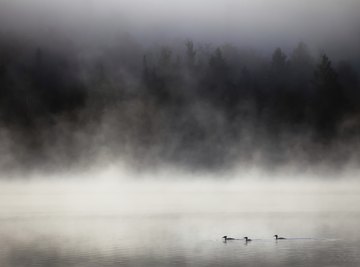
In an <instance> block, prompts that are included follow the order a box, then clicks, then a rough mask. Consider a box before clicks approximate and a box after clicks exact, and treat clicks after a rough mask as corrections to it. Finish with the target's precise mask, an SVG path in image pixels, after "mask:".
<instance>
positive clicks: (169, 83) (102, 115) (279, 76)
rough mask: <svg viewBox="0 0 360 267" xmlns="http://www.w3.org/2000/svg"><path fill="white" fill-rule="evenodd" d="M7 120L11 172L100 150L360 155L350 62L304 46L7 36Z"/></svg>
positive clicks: (269, 156) (2, 67) (140, 159)
mask: <svg viewBox="0 0 360 267" xmlns="http://www.w3.org/2000/svg"><path fill="white" fill-rule="evenodd" d="M0 125H1V129H2V130H1V133H2V136H3V141H2V143H3V144H4V143H6V144H7V145H6V147H7V151H5V152H4V153H11V154H12V157H11V159H10V160H9V159H7V160H6V161H4V160H3V161H2V162H1V167H2V168H6V166H11V164H10V163H11V162H12V161H19V162H21V163H26V164H29V165H32V164H35V165H36V164H37V163H44V162H45V163H49V162H50V163H51V162H54V163H53V164H55V165H56V164H63V163H64V162H65V163H66V162H67V163H69V164H76V162H77V161H76V160H74V159H80V158H84V157H85V158H88V157H89V155H93V154H96V153H98V152H99V150H103V151H106V156H107V157H109V158H112V157H122V158H126V159H127V160H131V162H132V163H134V164H135V163H138V165H142V164H146V165H148V164H150V163H153V162H155V161H156V162H164V163H174V164H178V165H184V166H190V167H200V168H210V167H212V168H214V167H215V168H217V167H225V166H229V165H232V164H234V163H236V162H261V163H265V164H268V165H277V164H278V163H288V162H289V161H291V160H293V161H301V162H307V163H314V162H321V161H328V160H330V161H331V162H345V161H348V160H349V159H350V158H351V159H352V160H354V157H355V161H356V162H357V159H358V158H357V154H356V152H355V151H351V149H350V148H351V147H353V148H354V147H356V146H358V145H359V140H358V139H359V138H358V136H359V133H360V88H359V83H358V73H357V72H356V71H355V69H354V68H353V66H352V65H351V64H350V63H349V62H345V61H341V62H335V63H334V62H332V61H331V60H330V58H329V57H328V56H327V55H326V54H325V53H323V54H321V55H320V56H313V55H312V53H311V52H310V51H309V49H308V47H307V45H306V44H304V43H299V44H298V46H297V47H295V49H294V50H293V51H292V52H291V53H289V54H285V53H284V51H283V50H282V49H281V48H276V49H275V50H274V52H273V53H272V55H270V56H263V55H261V54H260V53H258V52H256V51H254V50H251V49H239V48H236V47H234V46H232V45H223V46H221V47H212V46H211V45H204V44H202V45H195V44H194V43H193V42H192V41H187V42H185V44H181V45H174V46H173V47H170V46H167V47H161V46H154V47H150V48H143V47H141V46H140V45H139V44H137V43H136V42H134V41H133V40H132V39H131V38H129V37H126V38H123V39H121V40H119V41H118V43H116V42H115V43H111V44H107V45H102V46H99V45H93V46H91V45H90V46H86V45H85V46H84V45H70V44H64V43H63V42H62V43H61V44H59V43H58V42H53V43H51V44H50V45H49V44H47V45H44V46H39V45H35V44H33V43H31V44H29V43H27V42H20V41H19V40H10V39H9V38H4V37H2V38H0ZM9 143H10V144H11V145H9ZM15 150H16V153H15V152H14V151H15ZM19 151H20V152H19ZM90 157H93V156H90Z"/></svg>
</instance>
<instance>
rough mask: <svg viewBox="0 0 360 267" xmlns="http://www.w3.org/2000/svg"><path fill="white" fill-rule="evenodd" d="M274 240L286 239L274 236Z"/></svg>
mask: <svg viewBox="0 0 360 267" xmlns="http://www.w3.org/2000/svg"><path fill="white" fill-rule="evenodd" d="M274 237H275V240H279V239H286V238H285V237H279V236H278V235H274Z"/></svg>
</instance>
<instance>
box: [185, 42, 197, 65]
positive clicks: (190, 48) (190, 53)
mask: <svg viewBox="0 0 360 267" xmlns="http://www.w3.org/2000/svg"><path fill="white" fill-rule="evenodd" d="M185 45H186V65H187V67H188V68H189V69H190V70H191V69H193V68H194V67H195V59H196V50H195V48H194V43H193V42H192V41H187V42H186V44H185Z"/></svg>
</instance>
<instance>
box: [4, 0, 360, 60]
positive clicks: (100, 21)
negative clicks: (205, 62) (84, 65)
mask: <svg viewBox="0 0 360 267" xmlns="http://www.w3.org/2000/svg"><path fill="white" fill-rule="evenodd" d="M359 8H360V4H359V1H356V0H346V1H340V0H330V1H327V0H317V1H310V0H305V1H298V0H290V1H289V0H277V1H268V0H267V1H266V0H255V1H236V0H226V1H221V0H214V1H211V2H209V1H205V0H196V1H180V0H173V1H165V0H148V1H143V0H135V1H127V0H122V1H115V0H105V1H84V0H76V1H70V0H66V1H51V2H49V1H46V0H30V1H26V0H16V1H9V0H2V2H1V22H2V23H1V27H2V28H5V29H11V30H19V31H20V32H21V31H22V33H23V34H25V31H28V30H30V31H33V32H31V34H39V32H40V33H42V35H47V34H55V33H54V30H55V31H56V30H58V31H60V32H64V31H65V32H67V34H70V35H72V36H78V37H79V36H82V35H86V34H92V35H99V36H101V35H104V34H105V33H106V32H108V33H109V32H113V33H114V32H115V33H116V32H121V31H126V32H129V33H131V34H132V35H134V36H136V37H137V38H141V40H150V41H155V40H158V38H162V39H165V40H173V39H179V38H192V39H197V40H202V41H208V42H218V43H219V42H220V43H224V42H235V43H236V44H239V43H240V44H242V45H251V46H254V47H256V48H262V49H266V50H268V49H273V47H276V46H279V45H281V46H283V47H285V48H287V47H289V46H294V45H295V44H296V43H297V42H299V41H304V42H306V43H311V45H314V46H315V47H316V49H329V50H331V52H332V53H337V52H339V51H338V50H339V49H342V50H343V51H342V52H341V54H343V55H346V56H352V55H351V54H350V53H349V50H350V51H353V52H354V53H357V54H359V50H358V49H359V48H358V47H359V38H360V37H359V30H358V29H359V24H360V21H359V16H358V13H359V11H358V10H359ZM28 34H29V33H28ZM29 35H30V34H29Z"/></svg>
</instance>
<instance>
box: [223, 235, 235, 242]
mask: <svg viewBox="0 0 360 267" xmlns="http://www.w3.org/2000/svg"><path fill="white" fill-rule="evenodd" d="M222 238H224V240H225V241H227V240H235V239H236V238H232V237H227V235H224V236H223V237H222Z"/></svg>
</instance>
